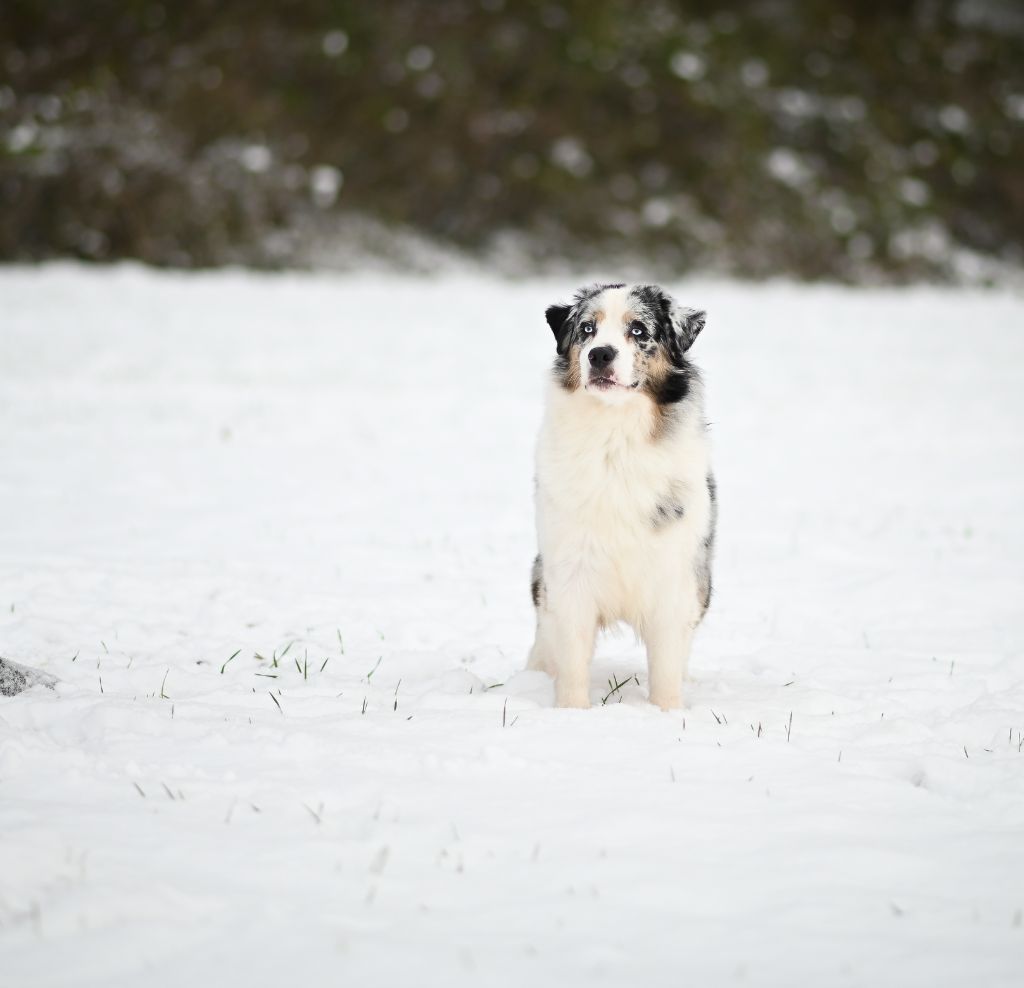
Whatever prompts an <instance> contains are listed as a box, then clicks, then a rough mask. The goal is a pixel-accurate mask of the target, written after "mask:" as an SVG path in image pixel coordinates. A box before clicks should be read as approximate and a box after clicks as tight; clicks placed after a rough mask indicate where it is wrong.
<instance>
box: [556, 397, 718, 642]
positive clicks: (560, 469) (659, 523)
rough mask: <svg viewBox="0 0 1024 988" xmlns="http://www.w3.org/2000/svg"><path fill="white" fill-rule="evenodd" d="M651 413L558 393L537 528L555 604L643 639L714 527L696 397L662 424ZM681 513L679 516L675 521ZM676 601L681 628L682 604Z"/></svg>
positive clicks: (638, 404)
mask: <svg viewBox="0 0 1024 988" xmlns="http://www.w3.org/2000/svg"><path fill="white" fill-rule="evenodd" d="M658 414H659V413H658V411H657V409H656V408H655V406H654V405H653V403H652V402H650V401H649V400H646V399H645V398H643V397H642V396H640V395H638V396H637V397H636V399H635V400H634V401H631V402H628V403H625V404H619V405H609V404H606V403H604V402H602V401H600V400H598V399H595V398H594V397H592V396H590V395H587V394H585V393H581V392H579V391H577V392H573V393H567V392H565V391H564V390H563V389H561V388H559V387H557V386H556V387H553V388H552V390H551V393H550V394H549V396H548V406H547V414H546V417H545V422H544V426H543V428H542V430H541V435H540V440H539V442H538V448H537V527H538V540H539V546H540V552H541V556H542V558H543V569H544V579H545V584H546V587H547V589H548V593H549V595H552V596H553V597H555V598H561V599H563V600H567V601H568V602H569V603H568V606H569V607H570V609H576V608H577V607H583V609H586V605H587V603H588V602H590V603H592V604H593V607H594V608H595V609H596V612H597V615H596V616H597V620H598V623H599V624H608V623H611V622H614V621H616V620H625V621H628V622H629V623H631V624H632V625H633V626H634V627H635V628H637V630H638V631H641V632H642V628H643V626H644V625H645V624H646V623H647V620H648V617H649V614H650V612H651V610H652V609H653V608H655V607H657V606H659V601H662V602H663V601H664V594H665V592H666V589H667V588H678V589H679V590H680V591H682V590H683V589H684V588H683V587H681V584H684V583H686V582H687V581H688V579H691V578H692V577H691V574H692V570H693V565H692V560H693V556H694V552H695V551H696V548H697V545H698V544H699V543H700V541H701V540H702V539H703V538H704V536H705V534H706V532H707V529H708V525H709V518H710V498H709V495H708V491H707V474H708V447H707V440H706V437H705V433H704V421H703V414H702V411H701V409H700V396H699V393H697V394H695V395H694V396H693V398H692V399H688V400H687V402H686V403H685V405H684V406H683V407H680V408H678V409H676V410H675V412H674V414H673V418H672V420H671V421H670V422H668V423H667V424H664V423H659V421H658V418H657V416H658ZM676 509H678V511H677V510H676ZM689 597H694V594H692V593H690V594H688V595H687V594H686V593H683V592H679V593H674V594H672V598H673V600H674V604H673V606H675V607H676V608H677V609H678V610H679V611H680V614H679V618H680V620H684V619H687V618H688V615H687V614H685V613H683V612H684V611H686V609H687V608H686V605H685V600H684V598H685V599H687V600H688V599H689Z"/></svg>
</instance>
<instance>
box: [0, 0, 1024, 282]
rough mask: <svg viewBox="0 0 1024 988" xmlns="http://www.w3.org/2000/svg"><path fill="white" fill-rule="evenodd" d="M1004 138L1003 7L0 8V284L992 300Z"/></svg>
mask: <svg viewBox="0 0 1024 988" xmlns="http://www.w3.org/2000/svg"><path fill="white" fill-rule="evenodd" d="M1022 128H1024V4H1021V3H1020V2H1016V0H958V2H939V0H913V2H906V3H892V2H883V0H859V2H858V3H856V4H836V3H833V2H828V0H752V2H748V3H732V4H730V3H716V2H711V0H686V2H679V3H670V2H657V0H656V2H651V3H630V2H627V0H558V2H554V0H553V2H528V0H519V2H516V0H436V2H413V0H379V2H376V3H368V2H363V3H359V2H348V0H272V2H266V0H176V2H166V3H160V2H154V0H120V2H114V0H91V2H89V0H4V2H3V4H2V6H0V258H2V259H7V260H13V259H37V258H45V257H55V256H69V255H70V256H76V257H81V258H89V259H96V260H108V259H113V258H124V257H133V258H140V259H142V260H144V261H147V262H151V263H155V264H161V265H181V266H199V265H204V266H205V265H217V264H222V263H245V264H253V265H257V266H285V265H306V264H316V263H321V262H323V261H325V260H327V261H330V259H331V258H332V257H335V258H337V257H342V256H344V250H345V249H347V250H350V251H351V252H352V256H353V257H358V255H359V252H360V250H362V249H363V248H366V249H371V250H372V249H378V250H380V251H381V252H383V253H387V251H388V249H389V248H388V247H387V246H386V245H387V244H388V243H389V241H388V240H387V238H386V237H385V238H384V240H383V241H381V237H382V236H383V234H382V231H387V230H389V229H412V230H415V231H418V232H419V233H422V234H426V235H427V236H428V237H429V238H430V239H431V240H436V241H440V242H441V243H443V244H450V245H453V246H456V247H458V248H461V249H464V250H469V251H472V252H473V253H474V254H475V255H476V256H479V257H482V258H484V259H488V260H490V261H493V262H494V263H496V264H498V263H503V264H506V266H507V265H518V266H519V267H521V268H529V269H536V268H537V267H540V266H542V265H544V264H546V263H549V262H550V261H551V260H553V259H556V258H566V257H568V258H571V259H572V261H573V262H575V264H576V265H577V266H579V265H581V264H590V263H607V262H608V261H615V260H616V259H619V260H621V261H622V262H623V263H626V262H627V261H628V262H630V263H633V264H644V265H647V266H648V268H649V269H651V270H652V271H656V272H658V273H661V272H668V273H675V274H678V273H681V272H684V271H686V270H689V269H692V268H694V267H700V268H712V269H715V270H720V271H724V272H731V273H739V274H743V275H748V276H755V277H757V276H766V275H771V274H779V273H784V274H793V275H797V276H799V277H804V278H818V277H828V278H839V279H844V280H858V279H864V278H868V279H879V278H882V279H892V280H901V279H907V278H918V277H932V278H965V277H966V278H974V279H977V278H985V277H988V276H990V272H991V271H993V270H996V269H998V268H999V267H1000V266H1008V267H1017V266H1019V265H1020V264H1021V262H1022V261H1024V250H1022V243H1021V234H1022V231H1024V167H1022V166H1024V140H1022ZM375 238H376V241H375ZM375 242H376V243H377V248H374V243H375ZM395 242H396V243H397V240H396V241H395ZM382 243H383V244H384V246H380V245H381V244H382ZM332 251H333V254H332Z"/></svg>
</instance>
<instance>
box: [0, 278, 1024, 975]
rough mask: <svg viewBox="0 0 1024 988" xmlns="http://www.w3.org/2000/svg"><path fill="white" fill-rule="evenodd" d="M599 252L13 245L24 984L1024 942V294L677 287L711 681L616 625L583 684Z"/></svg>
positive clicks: (949, 956)
mask: <svg viewBox="0 0 1024 988" xmlns="http://www.w3.org/2000/svg"><path fill="white" fill-rule="evenodd" d="M572 287H574V286H572V285H570V284H567V283H557V284H556V283H553V282H550V283H542V282H525V283H519V284H512V283H507V282H498V281H493V282H492V281H488V280H484V279H480V278H478V277H470V276H465V277H457V276H446V277H445V278H444V279H442V280H439V281H438V280H412V279H410V280H404V279H389V278H386V277H385V276H383V275H372V276H367V277H362V278H361V277H346V278H327V277H306V276H287V277H284V276H281V277H256V276H249V275H245V274H240V273H229V274H216V275H198V276H197V275H192V276H184V275H171V274H154V273H149V272H145V271H142V270H139V269H135V268H119V269H114V270H88V269H83V268H77V267H70V266H54V267H47V268H43V269H37V270H30V269H17V268H15V269H7V270H0V518H2V519H3V521H2V524H0V655H3V656H6V657H7V658H9V659H12V660H14V661H16V662H21V663H24V664H28V665H33V666H35V667H37V668H40V669H42V670H44V671H46V672H48V673H51V674H53V675H55V676H57V677H59V680H60V683H59V685H58V686H57V688H56V690H54V691H50V690H47V689H45V688H43V687H36V688H34V689H32V690H30V691H28V692H25V693H23V694H21V695H19V696H17V697H14V698H11V699H2V698H0V957H2V964H0V984H3V985H4V986H5V988H7V986H11V988H14V986H18V988H22V986H34V985H47V986H50V985H52V986H56V985H67V986H71V985H74V986H87V985H88V986H105V988H107V986H133V988H134V986H138V985H140V984H145V985H147V986H163V985H168V986H170V985H183V984H192V985H235V984H237V985H247V986H253V985H267V984H277V985H295V984H306V983H309V984H339V985H346V984H352V985H358V984H365V985H395V984H401V983H407V984H414V985H488V986H490V985H497V986H504V985H509V986H511V985H515V986H521V985H523V984H530V985H538V986H539V985H553V986H555V985H557V986H565V985H575V984H597V985H600V984H609V985H719V984H733V983H735V984H746V985H780V986H781V985H807V986H814V988H819V986H827V985H841V986H842V985H872V986H876V985H898V986H901V988H905V986H917V985H920V986H930V988H931V986H941V985H970V986H997V985H1005V986H1010V985H1014V986H1016V985H1019V984H1021V983H1022V982H1021V980H1020V979H1021V976H1022V972H1024V919H1022V911H1024V734H1022V731H1024V510H1022V508H1024V386H1022V377H1021V372H1022V368H1024V301H1022V300H1021V299H1020V298H1013V297H1011V296H1009V295H1005V294H997V293H993V294H984V293H968V292H955V291H941V290H934V289H931V290H925V289H920V290H909V291H893V292H888V291H846V290H841V289H836V288H797V287H792V286H785V285H778V286H761V287H751V286H746V285H737V284H730V283H721V282H707V283H702V282H698V281H692V282H689V283H685V284H681V285H678V286H673V287H674V288H676V289H677V291H678V294H679V295H680V297H681V298H682V299H683V300H684V301H685V302H687V303H691V304H698V305H701V306H706V307H707V308H708V310H709V312H710V317H709V322H708V328H707V330H706V331H705V333H704V335H703V336H702V337H701V339H700V341H699V342H698V344H697V346H696V348H695V351H694V355H695V358H696V359H697V360H698V362H699V363H701V364H702V366H703V367H704V369H705V373H706V378H707V382H708V393H709V411H710V415H711V418H712V420H713V423H714V425H713V437H714V441H715V449H716V454H715V455H716V465H717V470H716V472H717V475H718V480H719V490H720V495H721V528H720V542H719V545H720V551H719V554H718V561H717V571H716V586H717V596H716V599H715V602H714V604H713V607H712V612H711V614H710V615H709V618H708V620H707V622H706V624H705V625H704V626H703V628H702V630H701V632H700V633H699V635H698V639H697V644H696V649H695V655H694V659H693V663H692V671H693V677H694V678H693V681H692V682H691V684H690V686H689V689H688V708H687V709H686V710H685V711H684V712H682V713H680V714H663V713H661V712H659V711H658V710H656V709H654V708H652V707H650V706H648V705H647V704H646V703H645V702H644V699H643V697H644V695H645V689H644V686H645V683H644V671H643V663H642V653H641V651H640V649H639V648H638V647H637V646H636V644H635V643H634V642H633V640H632V639H631V637H629V636H627V635H622V636H620V637H618V638H612V639H609V640H606V641H605V642H603V643H602V645H601V649H600V655H599V659H598V662H597V664H596V668H595V672H594V680H593V690H592V697H593V699H594V701H595V704H596V706H595V708H594V709H592V710H590V711H586V712H581V711H561V710H555V709H553V708H552V688H551V685H550V684H549V682H548V681H547V680H546V679H545V678H544V677H543V676H542V675H540V674H534V673H530V674H527V673H524V672H522V671H521V669H522V666H523V663H524V659H525V654H526V650H527V648H528V646H529V643H530V637H531V632H532V614H531V608H530V603H529V593H528V570H529V565H530V561H531V559H532V556H533V533H532V518H531V512H532V505H531V493H532V478H531V473H532V468H531V453H532V444H533V440H534V435H535V430H536V427H537V424H538V421H539V415H540V406H539V399H540V394H541V382H542V377H543V374H544V371H545V368H546V366H547V364H548V361H549V359H550V351H551V345H552V341H551V339H550V338H549V332H548V329H547V327H546V325H545V323H544V320H543V308H544V306H545V305H546V304H548V303H549V302H551V301H554V300H556V299H558V298H560V297H564V296H565V295H567V293H568V291H569V289H570V288H572ZM275 656H276V661H275ZM633 674H636V675H637V676H638V678H639V684H640V685H638V684H637V683H636V682H633V681H630V683H629V684H628V685H626V686H624V687H623V688H622V689H620V690H619V691H617V692H616V693H615V694H614V695H612V696H611V697H610V698H609V699H608V702H607V704H606V705H604V706H602V705H601V700H602V698H603V697H604V696H605V694H606V693H608V691H609V687H608V685H607V682H608V680H609V679H611V678H613V677H614V678H615V682H621V681H623V680H625V679H626V678H627V677H630V676H632V675H633Z"/></svg>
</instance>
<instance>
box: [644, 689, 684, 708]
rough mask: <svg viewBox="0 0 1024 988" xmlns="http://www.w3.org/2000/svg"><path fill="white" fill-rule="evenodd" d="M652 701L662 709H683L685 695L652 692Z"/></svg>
mask: <svg viewBox="0 0 1024 988" xmlns="http://www.w3.org/2000/svg"><path fill="white" fill-rule="evenodd" d="M650 699H651V703H653V704H654V705H655V706H656V707H660V708H661V709H662V710H681V709H682V706H683V697H682V694H680V693H652V694H651V698H650Z"/></svg>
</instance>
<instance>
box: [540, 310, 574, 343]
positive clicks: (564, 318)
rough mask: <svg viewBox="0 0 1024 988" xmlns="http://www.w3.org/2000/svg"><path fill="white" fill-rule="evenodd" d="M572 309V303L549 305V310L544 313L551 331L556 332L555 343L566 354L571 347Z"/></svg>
mask: <svg viewBox="0 0 1024 988" xmlns="http://www.w3.org/2000/svg"><path fill="white" fill-rule="evenodd" d="M571 311H572V306H571V305H549V306H548V309H547V312H545V313H544V315H545V316H547V320H548V325H549V326H550V327H551V332H552V333H554V334H555V344H556V345H557V347H558V352H559V353H560V354H564V353H565V351H566V350H568V349H569V330H570V329H571V327H570V325H569V313H570V312H571Z"/></svg>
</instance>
